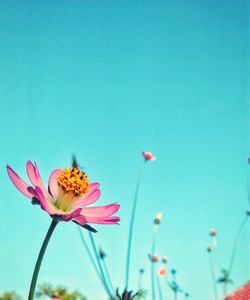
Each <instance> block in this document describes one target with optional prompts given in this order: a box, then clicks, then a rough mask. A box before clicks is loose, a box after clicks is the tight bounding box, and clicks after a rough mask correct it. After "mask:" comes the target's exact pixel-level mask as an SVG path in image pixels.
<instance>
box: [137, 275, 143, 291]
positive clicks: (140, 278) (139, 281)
mask: <svg viewBox="0 0 250 300" xmlns="http://www.w3.org/2000/svg"><path fill="white" fill-rule="evenodd" d="M142 276H143V273H141V272H140V273H139V279H138V285H137V290H138V291H140V290H141V288H142Z"/></svg>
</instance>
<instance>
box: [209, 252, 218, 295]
mask: <svg viewBox="0 0 250 300" xmlns="http://www.w3.org/2000/svg"><path fill="white" fill-rule="evenodd" d="M209 256H210V260H209V261H210V268H211V275H212V281H213V290H214V299H215V300H218V291H217V285H216V278H215V272H214V263H213V258H212V253H209Z"/></svg>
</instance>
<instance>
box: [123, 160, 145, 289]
mask: <svg viewBox="0 0 250 300" xmlns="http://www.w3.org/2000/svg"><path fill="white" fill-rule="evenodd" d="M145 163H146V160H145V161H144V162H143V165H142V168H141V171H140V173H139V177H138V180H137V184H136V188H135V197H134V202H133V207H132V212H131V218H130V226H129V234H128V246H127V259H126V269H125V289H126V290H128V285H129V267H130V256H131V246H132V238H133V229H134V220H135V212H136V206H137V201H138V195H139V189H140V183H141V178H142V175H143V172H144V166H145Z"/></svg>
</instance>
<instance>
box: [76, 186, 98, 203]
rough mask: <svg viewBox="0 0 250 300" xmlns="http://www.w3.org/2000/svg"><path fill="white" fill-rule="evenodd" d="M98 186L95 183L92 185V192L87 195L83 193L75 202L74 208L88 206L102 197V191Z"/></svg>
mask: <svg viewBox="0 0 250 300" xmlns="http://www.w3.org/2000/svg"><path fill="white" fill-rule="evenodd" d="M97 188H98V186H97V185H95V186H94V187H92V186H91V187H90V192H89V193H88V194H87V195H83V196H82V197H81V198H79V199H78V200H77V201H76V202H75V203H74V208H76V207H80V206H86V205H89V204H91V203H94V202H96V201H97V199H98V198H99V197H100V195H101V192H100V190H98V189H97Z"/></svg>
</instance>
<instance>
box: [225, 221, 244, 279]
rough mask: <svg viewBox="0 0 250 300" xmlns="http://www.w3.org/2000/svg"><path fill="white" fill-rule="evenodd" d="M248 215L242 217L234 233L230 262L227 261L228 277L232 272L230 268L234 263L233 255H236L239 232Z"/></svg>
mask: <svg viewBox="0 0 250 300" xmlns="http://www.w3.org/2000/svg"><path fill="white" fill-rule="evenodd" d="M247 219H248V216H245V218H244V219H243V221H242V223H241V224H240V227H239V229H238V231H237V233H236V237H235V240H234V244H233V250H232V254H231V259H230V263H229V267H228V277H229V276H230V274H231V272H232V268H233V265H234V260H235V255H236V251H237V246H238V242H239V238H240V234H241V231H242V229H243V228H244V226H245V224H246V222H247Z"/></svg>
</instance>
